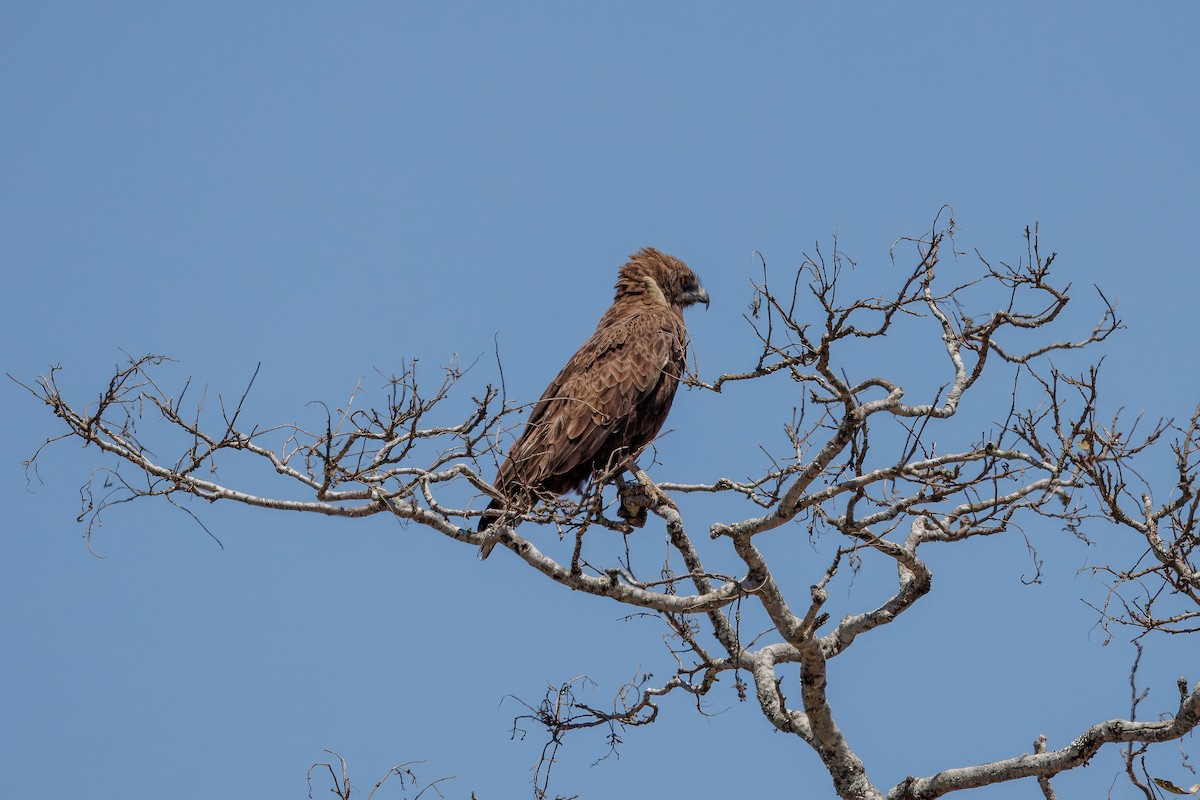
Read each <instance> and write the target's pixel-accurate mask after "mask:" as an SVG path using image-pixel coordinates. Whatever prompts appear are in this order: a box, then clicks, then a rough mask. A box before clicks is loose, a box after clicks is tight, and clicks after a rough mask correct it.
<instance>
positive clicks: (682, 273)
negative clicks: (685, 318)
mask: <svg viewBox="0 0 1200 800" xmlns="http://www.w3.org/2000/svg"><path fill="white" fill-rule="evenodd" d="M627 295H646V296H649V297H650V298H651V299H653V300H657V301H658V302H661V303H662V304H664V305H667V306H673V307H675V308H681V309H682V308H687V307H688V306H690V305H693V304H695V303H704V307H705V308H708V292H706V291H704V287H703V286H701V285H700V279H699V278H697V277H696V273H694V272H692V270H691V268H689V267H688V265H687V264H685V263H683V262H682V261H680V260H679V259H678V258H676V257H675V256H669V255H667V254H666V253H662V252H659V251H658V250H655V249H654V248H653V247H643V248H642V249H641V250H638V251H637V252H636V253H634V254H633V255H632V256H630V257H629V261H627V262H625V266H623V267H621V271H620V272H619V273H618V275H617V299H618V300H619V299H621V298H622V297H624V296H627Z"/></svg>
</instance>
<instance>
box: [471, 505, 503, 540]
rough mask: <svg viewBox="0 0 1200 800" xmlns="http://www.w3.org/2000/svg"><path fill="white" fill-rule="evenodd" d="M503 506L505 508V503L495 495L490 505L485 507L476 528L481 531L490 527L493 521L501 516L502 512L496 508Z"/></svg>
mask: <svg viewBox="0 0 1200 800" xmlns="http://www.w3.org/2000/svg"><path fill="white" fill-rule="evenodd" d="M502 508H504V503H502V502H500V501H499V500H497V499H496V498H494V497H493V498H492V502H490V503H488V507H487V508H485V509H484V511H483V516H482V517H480V518H479V525H478V527H476V528H475V530H476V531H478V532H479V533H482V532H484V531H486V530H487V529H488V527H489V526H490V525H492V523H494V522H495V521H496V520H498V519H499V518H500V514H499V513H498V512H496V509H502ZM491 512H496V513H491Z"/></svg>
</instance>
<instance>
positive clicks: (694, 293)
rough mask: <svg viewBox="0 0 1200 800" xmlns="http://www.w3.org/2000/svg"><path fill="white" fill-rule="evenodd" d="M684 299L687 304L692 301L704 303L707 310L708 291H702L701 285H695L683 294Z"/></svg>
mask: <svg viewBox="0 0 1200 800" xmlns="http://www.w3.org/2000/svg"><path fill="white" fill-rule="evenodd" d="M683 299H684V301H686V302H687V304H688V305H691V304H692V303H704V310H705V311H708V292H706V291H704V287H703V286H697V287H696V288H695V289H692V290H691V291H690V292H688V293H687V294H685V295H684V296H683Z"/></svg>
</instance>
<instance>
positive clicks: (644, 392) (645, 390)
mask: <svg viewBox="0 0 1200 800" xmlns="http://www.w3.org/2000/svg"><path fill="white" fill-rule="evenodd" d="M621 305H622V304H621V303H616V304H614V305H613V307H612V308H610V309H609V312H608V313H607V314H605V315H604V319H602V320H601V322H600V326H599V327H598V328H597V329H596V332H595V333H594V334H593V335H592V337H591V338H590V339H588V341H587V342H586V343H585V344H584V345H583V347H581V348H580V349H579V351H578V352H577V353H575V355H574V356H572V358H571V360H570V361H568V362H567V364H566V366H564V367H563V369H562V371H561V372H559V374H558V377H556V378H555V379H554V381H552V382H551V384H550V386H548V387H547V388H546V392H545V393H544V394H543V395H542V398H541V399H540V400H539V401H538V403H537V405H536V406H535V407H534V409H533V412H532V413H531V414H530V415H529V422H528V424H527V426H526V428H525V431H524V432H523V433H522V434H521V437H520V438H519V439H518V440H517V442H516V444H514V445H513V448H512V450H511V451H510V452H509V457H508V460H507V461H506V462H505V463H504V465H503V466H502V467H501V470H500V475H498V476H497V486H498V487H502V488H505V489H506V491H507V490H509V489H511V488H514V486H521V487H525V488H528V489H545V490H548V491H551V492H554V493H556V494H561V493H562V492H565V491H568V490H569V489H574V488H578V486H579V485H580V484H581V483H582V482H583V481H584V480H586V479H587V477H588V475H590V474H591V472H592V471H593V470H594V469H597V468H599V469H603V468H605V467H606V466H609V465H608V463H607V462H608V460H609V459H610V458H612V456H613V454H614V453H618V451H621V452H623V453H624V455H623V457H628V456H629V455H632V453H633V452H635V451H637V450H640V449H641V448H642V447H644V446H645V445H646V444H647V443H649V441H650V440H651V439H653V438H654V436H655V435H656V434H657V433H658V430H659V428H660V427H661V426H662V423H663V421H664V420H665V419H666V415H667V411H668V410H670V406H671V399H672V398H673V397H674V394H675V388H676V386H677V385H678V378H679V373H680V371H681V369H682V366H683V358H684V350H685V347H686V335H687V334H686V331H685V329H684V327H683V320H682V317H681V316H680V315H679V314H677V313H674V312H673V311H672V310H671V309H669V308H667V307H664V306H661V305H659V306H658V307H657V308H655V307H649V304H645V303H639V304H632V303H631V304H627V305H631V306H634V307H633V308H629V309H622V308H620V306H621ZM614 312H616V313H614ZM622 312H624V313H622Z"/></svg>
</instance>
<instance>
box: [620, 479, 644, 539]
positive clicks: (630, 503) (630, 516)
mask: <svg viewBox="0 0 1200 800" xmlns="http://www.w3.org/2000/svg"><path fill="white" fill-rule="evenodd" d="M617 499H618V500H620V505H619V506H617V516H618V517H620V518H621V519H623V520H625V521H626V522H627V523H629V525H630V526H631V527H634V528H640V527H642V526H643V525H645V524H646V508H647V507H648V506H649V498H648V497H647V495H646V492H645V491H643V490H642V487H641V486H640V485H639V484H637V483H630V482H629V481H626V480H625V478H624V477H622V476H621V475H617Z"/></svg>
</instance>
